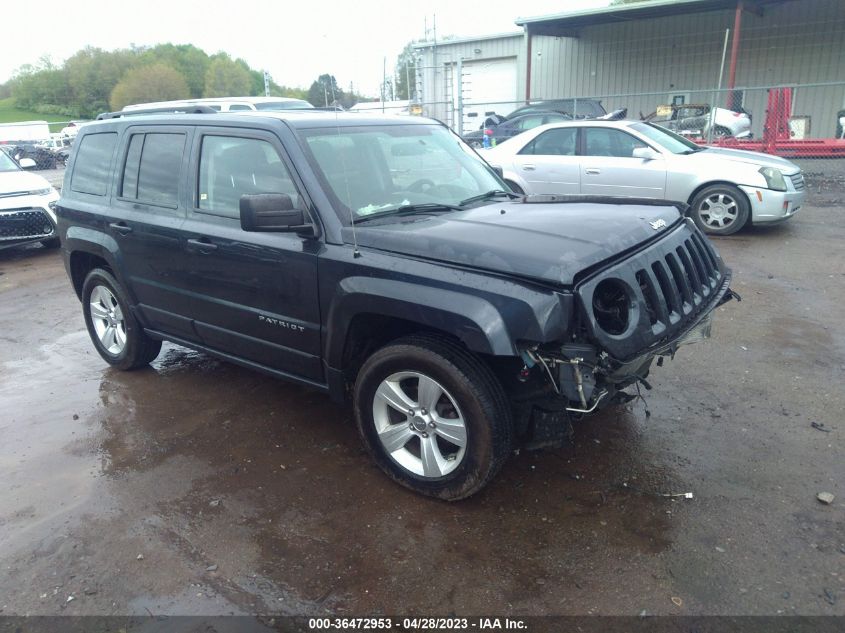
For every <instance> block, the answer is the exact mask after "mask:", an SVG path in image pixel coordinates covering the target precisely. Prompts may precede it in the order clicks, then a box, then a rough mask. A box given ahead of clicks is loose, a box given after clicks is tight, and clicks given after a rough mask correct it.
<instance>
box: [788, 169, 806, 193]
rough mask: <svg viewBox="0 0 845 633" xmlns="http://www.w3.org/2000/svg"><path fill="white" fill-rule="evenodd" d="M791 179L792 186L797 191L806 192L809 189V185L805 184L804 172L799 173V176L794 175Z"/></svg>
mask: <svg viewBox="0 0 845 633" xmlns="http://www.w3.org/2000/svg"><path fill="white" fill-rule="evenodd" d="M789 179H790V180H791V181H792V186H793V187H795V191H804V190H805V189H806V188H807V184H806V183H805V182H804V172H803V171H799V172H798V173H797V174H792V175H791V176H789Z"/></svg>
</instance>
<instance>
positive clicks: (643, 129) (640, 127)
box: [631, 123, 703, 154]
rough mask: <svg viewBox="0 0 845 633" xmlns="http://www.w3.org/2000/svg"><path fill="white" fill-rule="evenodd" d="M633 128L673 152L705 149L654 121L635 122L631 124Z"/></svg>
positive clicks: (680, 152) (684, 152)
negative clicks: (655, 123)
mask: <svg viewBox="0 0 845 633" xmlns="http://www.w3.org/2000/svg"><path fill="white" fill-rule="evenodd" d="M631 129H633V130H636V131H637V132H639V133H640V134H642V135H643V136H645V137H646V138H648V139H649V140H652V141H654V142H655V143H658V144H659V145H660V146H661V147H663V148H664V149H667V150H669V151H670V152H672V153H673V154H691V153H693V152H699V151H701V150H702V149H703V148H702V147H701V146H700V145H696V144H695V143H693V142H692V141H690V140H687V139H685V138H684V137H683V136H681V135H679V134H675V133H674V132H670V131H669V130H667V129H666V128H664V127H660V126H659V125H654V124H653V123H634V124H632V125H631Z"/></svg>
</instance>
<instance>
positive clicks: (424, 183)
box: [407, 178, 436, 193]
mask: <svg viewBox="0 0 845 633" xmlns="http://www.w3.org/2000/svg"><path fill="white" fill-rule="evenodd" d="M435 186H436V185H435V184H434V182H433V181H431V180H429V179H428V178H420V179H419V180H417V181H415V182H412V183H411V184H410V185H408V187H407V191H413V192H414V193H426V192H427V191H428V190H430V189H434V187H435Z"/></svg>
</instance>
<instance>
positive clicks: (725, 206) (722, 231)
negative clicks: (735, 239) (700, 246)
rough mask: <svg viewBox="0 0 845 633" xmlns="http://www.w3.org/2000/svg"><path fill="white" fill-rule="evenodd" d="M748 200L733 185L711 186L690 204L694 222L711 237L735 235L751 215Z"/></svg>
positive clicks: (700, 192) (703, 190) (697, 195)
mask: <svg viewBox="0 0 845 633" xmlns="http://www.w3.org/2000/svg"><path fill="white" fill-rule="evenodd" d="M749 206H750V205H749V203H748V198H746V197H745V194H744V193H742V191H740V190H739V189H737V188H736V187H734V186H733V185H728V184H718V185H710V186H709V187H705V188H704V189H702V190H701V191H699V192H698V193H697V194H696V196H695V197H694V198H693V199H692V202H691V203H690V214H691V215H692V219H693V221H694V222H695V223H696V225H697V226H698V228H700V229H701V230H702V231H704V232H705V233H708V234H710V235H733V234H734V233H736V232H737V231H739V230H740V229H741V228H742V227H743V226H745V224H746V222H748V217H749V215H750V208H749Z"/></svg>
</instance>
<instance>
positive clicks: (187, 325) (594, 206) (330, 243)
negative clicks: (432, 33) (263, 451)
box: [58, 111, 732, 500]
mask: <svg viewBox="0 0 845 633" xmlns="http://www.w3.org/2000/svg"><path fill="white" fill-rule="evenodd" d="M115 116H117V115H115ZM58 215H59V232H60V236H61V242H62V252H63V256H64V260H65V265H66V268H67V272H68V275H69V277H70V281H71V283H72V285H73V288H74V290H75V291H76V294H77V295H78V297H79V298H80V300H81V305H82V312H83V315H84V319H85V323H86V325H87V328H88V332H89V334H90V336H91V340H92V342H93V344H94V347H95V348H96V349H97V351H98V352H99V354H100V355H101V356H102V357H103V358H104V359H105V361H106V362H107V363H109V364H111V365H113V366H114V367H116V368H119V369H124V370H129V369H135V368H138V367H142V366H144V365H146V364H147V363H149V362H151V361H152V360H153V359H155V358H156V356H157V355H158V353H159V350H160V348H161V343H162V341H163V340H168V341H173V342H175V343H177V344H179V345H184V346H186V347H189V348H193V349H195V350H200V351H202V352H206V353H208V354H211V355H214V356H218V357H220V358H223V359H226V360H228V361H231V362H233V363H238V364H240V365H243V366H245V367H250V368H253V369H257V370H260V371H263V372H266V373H269V374H272V375H274V376H278V377H280V378H284V379H287V380H291V381H294V382H296V383H299V384H302V385H306V386H308V387H310V388H312V389H315V390H317V391H320V392H324V393H326V394H329V395H331V396H332V397H333V398H335V399H336V400H338V401H344V400H346V399H347V398H351V400H352V406H353V409H354V414H355V420H356V423H357V426H358V430H359V432H360V435H361V437H362V439H363V442H364V444H365V446H366V447H367V449H368V450H369V451H370V453H371V455H372V456H373V458H374V460H375V461H376V462H377V463H378V465H379V466H380V467H381V468H382V469H383V470H384V471H385V472H386V473H387V474H388V475H389V476H390V477H392V478H393V479H394V480H396V481H397V482H399V483H401V484H402V485H404V486H407V487H408V488H411V489H413V490H415V491H418V492H420V493H423V494H426V495H431V496H435V497H439V498H442V499H450V500H453V499H460V498H463V497H467V496H469V495H471V494H473V493H475V492H477V491H478V490H480V489H481V488H482V487H484V486H485V485H486V484H487V482H488V481H489V480H490V479H491V478H492V477H493V476H494V475H495V473H496V472H497V471H498V470H499V468H500V467H501V466H502V464H503V463H504V462H505V460H506V459H507V458H508V456H509V455H510V453H511V451H512V450H513V448H515V447H516V446H518V445H520V444H525V443H537V442H539V443H542V442H543V441H544V440H548V438H550V437H551V438H553V439H554V438H557V437H558V436H559V435H560V436H562V435H563V434H564V432H565V430H566V429H567V428H568V419H569V416H572V415H574V416H580V415H582V414H587V413H590V412H592V411H595V410H597V409H599V408H601V407H604V406H606V405H609V404H611V403H615V402H619V401H624V400H626V399H630V398H631V397H632V396H629V395H628V394H626V393H624V392H623V391H622V390H623V389H625V388H627V387H631V386H633V385H635V384H636V383H640V382H643V383H645V380H646V377H647V376H648V373H649V370H650V367H651V365H652V362H653V361H654V359H655V358H657V357H668V358H674V357H675V356H676V352H677V350H678V347H679V346H680V345H681V344H682V343H684V342H689V341H692V340H696V339H698V338H701V337H703V336H705V335H706V334H708V333H709V327H710V319H711V315H712V313H713V311H714V309H715V308H716V306H718V305H720V304H722V303H724V302H725V301H727V300H728V299H729V298H730V297H731V295H732V293H731V291H730V289H729V281H730V271H729V270H728V269H727V268H726V267H725V265H724V264H723V263H722V260H721V259H720V257H719V255H718V254H717V253H716V251H715V250H714V248H713V246H712V245H711V244H710V242H709V241H708V240H707V238H706V237H704V236H703V235H702V234H701V232H700V231H699V230H698V229H697V228H696V227H695V225H694V224H693V223H692V222H691V221H690V220H688V219H686V218H685V217H684V214H683V213H682V208H680V207H679V206H678V205H676V204H675V203H670V202H664V201H655V200H630V199H627V200H626V199H613V198H565V199H561V198H556V197H547V198H545V199H525V198H524V197H522V196H516V195H515V194H512V193H510V192H509V191H507V186H506V185H505V183H504V182H503V181H502V180H501V178H500V177H499V176H498V175H497V173H496V172H495V171H494V170H493V169H492V168H491V167H490V166H489V165H488V164H487V163H486V162H484V161H483V160H482V159H481V158H480V157H479V156H478V155H477V154H476V152H474V151H472V150H471V149H470V148H468V147H467V146H466V145H465V144H463V143H461V142H460V141H459V139H457V137H456V136H455V134H454V133H453V132H452V131H451V130H449V129H448V128H447V127H446V126H444V125H442V124H440V123H438V122H436V121H432V120H430V119H424V118H418V117H384V116H380V115H363V114H345V113H320V112H313V111H312V112H308V113H296V112H285V113H249V114H214V113H212V114H182V115H164V116H161V115H150V116H133V117H126V118H107V119H106V120H103V121H101V122H98V123H93V124H90V125H86V126H85V127H84V128H83V129H82V130H81V131H80V133H79V138H78V140H77V142H76V144H75V146H74V149H73V152H72V154H71V158H70V160H69V163H68V167H67V176H66V178H65V184H64V187H63V189H62V198H61V200H60V202H59V212H58ZM664 371H665V370H664ZM217 422H218V420H216V419H215V418H214V413H213V412H209V419H208V424H215V423H217Z"/></svg>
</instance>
